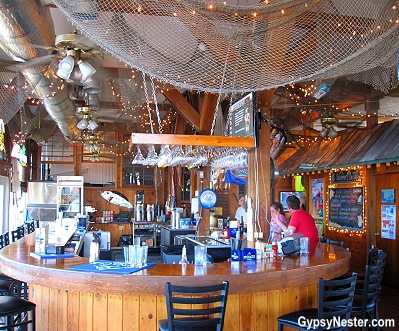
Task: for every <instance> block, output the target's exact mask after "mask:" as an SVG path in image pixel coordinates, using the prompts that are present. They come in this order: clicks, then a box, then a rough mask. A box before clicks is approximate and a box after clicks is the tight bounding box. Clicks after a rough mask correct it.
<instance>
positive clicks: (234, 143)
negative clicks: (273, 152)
mask: <svg viewBox="0 0 399 331" xmlns="http://www.w3.org/2000/svg"><path fill="white" fill-rule="evenodd" d="M133 144H137V145H140V144H146V145H148V144H154V145H192V146H219V147H246V148H254V147H255V139H254V138H245V137H226V136H200V135H184V134H151V133H132V135H131V137H130V144H129V149H131V148H132V145H133Z"/></svg>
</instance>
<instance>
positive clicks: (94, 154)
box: [71, 150, 115, 162]
mask: <svg viewBox="0 0 399 331" xmlns="http://www.w3.org/2000/svg"><path fill="white" fill-rule="evenodd" d="M71 156H83V157H84V156H86V157H89V160H90V161H91V162H99V161H100V160H101V158H107V159H111V160H115V155H113V154H110V153H102V152H101V151H100V150H92V151H89V152H88V153H80V154H71Z"/></svg>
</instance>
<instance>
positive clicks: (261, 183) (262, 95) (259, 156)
mask: <svg viewBox="0 0 399 331" xmlns="http://www.w3.org/2000/svg"><path fill="white" fill-rule="evenodd" d="M273 94H274V89H272V90H267V91H262V92H259V95H258V107H259V110H260V112H261V114H263V115H264V116H266V117H267V116H268V111H269V105H270V102H271V100H272V98H273ZM265 114H266V115H265ZM270 182H271V181H270V128H269V124H267V123H265V122H261V123H260V129H259V147H258V148H255V149H253V150H250V151H249V153H248V196H249V197H251V198H252V199H253V206H252V207H253V209H254V213H255V215H254V221H255V226H254V231H255V232H263V237H264V238H265V237H267V236H268V233H269V224H268V223H267V222H266V218H267V215H268V213H267V212H268V209H269V206H270V196H271V194H270V189H271V187H270ZM248 245H250V244H248Z"/></svg>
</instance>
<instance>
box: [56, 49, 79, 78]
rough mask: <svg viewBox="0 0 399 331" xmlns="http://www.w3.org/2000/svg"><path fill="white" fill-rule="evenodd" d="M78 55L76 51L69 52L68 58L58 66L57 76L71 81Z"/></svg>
mask: <svg viewBox="0 0 399 331" xmlns="http://www.w3.org/2000/svg"><path fill="white" fill-rule="evenodd" d="M76 55H77V53H76V51H74V50H70V51H68V52H67V56H66V57H65V58H63V59H62V61H61V62H60V64H59V65H58V70H57V76H58V77H60V78H62V79H65V80H66V79H69V77H70V76H71V73H72V71H73V68H74V66H75V56H76Z"/></svg>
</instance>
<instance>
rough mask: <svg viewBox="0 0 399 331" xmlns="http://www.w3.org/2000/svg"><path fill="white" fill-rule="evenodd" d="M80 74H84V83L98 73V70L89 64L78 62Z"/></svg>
mask: <svg viewBox="0 0 399 331" xmlns="http://www.w3.org/2000/svg"><path fill="white" fill-rule="evenodd" d="M78 65H79V69H80V72H81V73H82V82H84V81H86V80H87V79H88V78H89V77H91V76H93V75H94V74H95V73H96V69H94V68H93V66H92V65H91V64H90V63H88V62H83V61H82V60H79V62H78Z"/></svg>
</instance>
